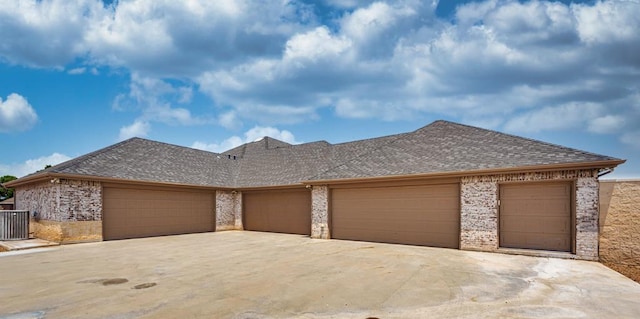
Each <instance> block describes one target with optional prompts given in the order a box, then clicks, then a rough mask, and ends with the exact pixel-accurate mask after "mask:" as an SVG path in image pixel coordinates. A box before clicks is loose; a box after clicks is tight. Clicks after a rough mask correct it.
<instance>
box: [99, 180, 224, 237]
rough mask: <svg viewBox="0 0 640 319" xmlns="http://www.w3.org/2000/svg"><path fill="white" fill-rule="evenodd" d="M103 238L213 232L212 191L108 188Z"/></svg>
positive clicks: (104, 198) (105, 200)
mask: <svg viewBox="0 0 640 319" xmlns="http://www.w3.org/2000/svg"><path fill="white" fill-rule="evenodd" d="M103 202H104V205H103V206H104V207H103V210H104V216H103V228H104V229H103V232H104V234H103V237H104V238H105V239H106V240H109V239H123V238H138V237H149V236H161V235H176V234H186V233H196V232H208V231H213V230H214V228H215V197H214V195H213V194H212V193H210V192H203V191H187V190H163V189H135V188H128V187H127V188H117V187H105V188H104V190H103Z"/></svg>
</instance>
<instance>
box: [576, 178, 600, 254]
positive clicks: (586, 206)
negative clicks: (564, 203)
mask: <svg viewBox="0 0 640 319" xmlns="http://www.w3.org/2000/svg"><path fill="white" fill-rule="evenodd" d="M598 186H599V185H598V180H597V178H595V177H582V178H578V179H577V180H576V203H575V205H576V228H575V229H576V256H577V257H579V258H580V259H587V260H598Z"/></svg>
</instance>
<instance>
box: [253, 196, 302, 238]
mask: <svg viewBox="0 0 640 319" xmlns="http://www.w3.org/2000/svg"><path fill="white" fill-rule="evenodd" d="M242 209H243V217H244V228H245V229H246V230H255V231H265V232H276V233H287V234H301V235H310V234H311V192H310V191H309V190H308V189H304V188H303V189H295V190H270V191H252V192H243V193H242Z"/></svg>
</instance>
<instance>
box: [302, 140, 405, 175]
mask: <svg viewBox="0 0 640 319" xmlns="http://www.w3.org/2000/svg"><path fill="white" fill-rule="evenodd" d="M408 134H410V133H398V134H391V135H387V136H381V137H379V138H389V137H392V136H395V138H393V139H391V140H390V141H388V142H386V143H383V144H381V145H379V146H377V147H375V148H372V149H371V150H369V151H367V152H364V153H361V154H358V155H356V156H354V157H352V158H349V159H346V160H344V161H342V162H340V164H338V165H336V166H332V167H330V168H328V169H326V170H324V171H322V172H320V173H318V174H316V175H313V176H311V177H310V178H309V180H311V179H313V178H315V177H316V176H319V175H322V174H324V173H326V172H329V171H331V170H333V169H335V168H338V167H340V166H343V165H346V164H347V163H349V162H351V161H353V160H355V159H357V158H360V157H362V156H365V155H368V154H371V153H373V152H375V151H377V150H379V149H381V148H382V147H385V146H387V145H389V144H391V143H393V142H395V141H397V140H398V139H400V138H401V137H403V136H405V135H408ZM373 139H375V138H370V139H366V140H373ZM366 140H358V141H354V142H361V141H366ZM348 143H349V142H348ZM341 144H342V143H341ZM329 145H331V147H332V148H333V147H335V146H337V145H340V144H329Z"/></svg>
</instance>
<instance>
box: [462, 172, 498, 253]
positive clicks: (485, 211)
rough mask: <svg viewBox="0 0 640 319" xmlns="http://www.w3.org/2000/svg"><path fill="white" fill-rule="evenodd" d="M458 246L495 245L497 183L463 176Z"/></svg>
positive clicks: (482, 247) (485, 247)
mask: <svg viewBox="0 0 640 319" xmlns="http://www.w3.org/2000/svg"><path fill="white" fill-rule="evenodd" d="M460 249H463V250H481V251H493V250H496V249H498V183H497V182H495V181H478V180H474V179H473V178H472V177H471V178H463V179H462V183H461V186H460Z"/></svg>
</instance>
